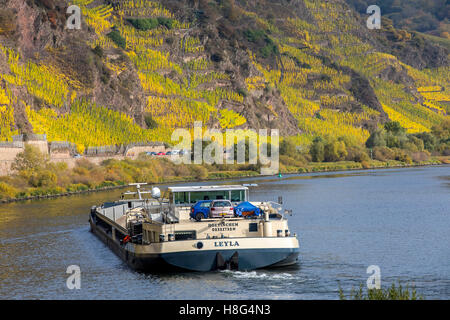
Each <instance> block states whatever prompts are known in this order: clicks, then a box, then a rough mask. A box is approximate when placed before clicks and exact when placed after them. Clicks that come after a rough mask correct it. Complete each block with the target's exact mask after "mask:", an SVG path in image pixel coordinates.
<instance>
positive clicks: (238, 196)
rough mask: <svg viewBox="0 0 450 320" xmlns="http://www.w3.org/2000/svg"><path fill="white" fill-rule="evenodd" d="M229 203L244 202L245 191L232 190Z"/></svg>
mask: <svg viewBox="0 0 450 320" xmlns="http://www.w3.org/2000/svg"><path fill="white" fill-rule="evenodd" d="M231 201H233V202H242V201H245V190H232V191H231Z"/></svg>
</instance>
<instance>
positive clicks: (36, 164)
mask: <svg viewBox="0 0 450 320" xmlns="http://www.w3.org/2000/svg"><path fill="white" fill-rule="evenodd" d="M47 163H48V157H46V156H45V155H44V154H43V153H42V152H41V151H40V150H39V149H38V148H36V147H35V146H32V145H29V144H27V145H25V149H24V151H23V152H21V153H19V154H18V155H17V156H16V159H15V161H14V163H13V165H12V166H11V168H12V169H13V170H16V171H18V172H21V171H28V170H41V169H43V168H44V167H45V166H46V165H47Z"/></svg>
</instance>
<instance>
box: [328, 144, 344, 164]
mask: <svg viewBox="0 0 450 320" xmlns="http://www.w3.org/2000/svg"><path fill="white" fill-rule="evenodd" d="M346 156H347V148H346V146H345V143H344V142H343V141H339V140H334V139H332V140H329V141H328V142H327V143H326V144H325V148H324V158H325V161H327V162H333V161H340V160H343V159H344V158H345V157H346Z"/></svg>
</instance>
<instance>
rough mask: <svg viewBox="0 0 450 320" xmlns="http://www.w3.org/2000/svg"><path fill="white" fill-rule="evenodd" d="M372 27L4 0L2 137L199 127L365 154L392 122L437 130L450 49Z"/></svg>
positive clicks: (350, 11)
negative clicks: (342, 144) (325, 141)
mask: <svg viewBox="0 0 450 320" xmlns="http://www.w3.org/2000/svg"><path fill="white" fill-rule="evenodd" d="M69 5H76V6H78V7H79V8H80V9H81V17H82V20H81V29H79V30H78V29H72V30H69V29H68V28H67V19H68V17H69V16H70V14H67V8H68V6H69ZM360 11H361V10H360ZM367 18H368V15H367V16H364V15H363V14H360V13H358V12H357V11H355V7H354V6H351V5H349V4H348V3H347V2H346V1H344V0H161V1H157V0H154V1H144V0H111V1H101V0H71V1H64V0H27V1H23V0H0V141H12V139H13V136H15V135H18V134H24V133H35V134H46V135H47V139H48V140H49V141H69V142H71V143H74V144H76V145H77V148H78V150H79V151H80V152H83V151H84V150H85V149H86V148H87V147H90V146H104V145H120V144H128V143H131V142H145V141H161V142H166V143H170V142H171V134H172V132H173V130H174V129H175V128H193V126H194V122H195V121H202V123H203V125H204V126H205V127H207V128H213V129H220V130H226V129H249V128H250V129H255V130H258V129H261V128H275V129H279V130H280V133H281V135H282V136H283V137H290V139H292V140H293V141H294V142H295V143H296V144H297V145H309V144H311V143H312V141H313V139H314V137H316V136H334V137H344V138H345V139H346V141H350V142H351V143H353V144H355V145H356V144H363V143H365V141H366V140H367V139H368V137H369V136H370V133H371V132H373V131H374V130H376V129H377V128H379V127H380V126H381V125H382V124H383V123H385V122H386V121H388V120H395V121H398V122H400V124H401V125H402V126H403V127H405V128H406V129H407V131H408V132H410V133H416V132H426V131H430V130H431V128H432V127H433V126H435V125H437V124H439V123H441V122H442V121H443V120H444V119H445V118H446V117H448V113H449V112H450V66H449V49H448V46H446V45H445V43H446V42H445V41H447V39H444V38H439V39H441V40H439V41H436V40H435V38H438V37H434V38H431V36H428V35H423V34H421V33H419V32H416V31H412V30H408V29H404V30H403V29H397V28H396V27H395V26H394V24H393V22H392V20H390V19H386V18H383V20H382V29H381V30H376V29H375V30H370V29H369V28H367V24H366V20H367ZM395 25H397V26H398V24H395Z"/></svg>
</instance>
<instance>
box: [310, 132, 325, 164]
mask: <svg viewBox="0 0 450 320" xmlns="http://www.w3.org/2000/svg"><path fill="white" fill-rule="evenodd" d="M309 153H310V154H311V157H312V161H314V162H323V161H324V160H325V141H324V140H323V138H322V137H316V138H315V139H314V141H313V143H312V145H311V148H310V151H309Z"/></svg>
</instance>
